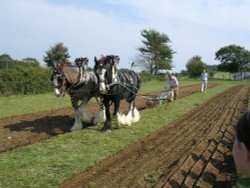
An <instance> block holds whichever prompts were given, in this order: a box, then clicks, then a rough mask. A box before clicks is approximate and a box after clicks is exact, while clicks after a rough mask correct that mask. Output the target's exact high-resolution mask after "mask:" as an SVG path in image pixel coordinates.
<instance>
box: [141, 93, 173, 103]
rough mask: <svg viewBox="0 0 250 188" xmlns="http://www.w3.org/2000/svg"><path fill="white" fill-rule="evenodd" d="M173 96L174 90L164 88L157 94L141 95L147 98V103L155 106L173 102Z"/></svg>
mask: <svg viewBox="0 0 250 188" xmlns="http://www.w3.org/2000/svg"><path fill="white" fill-rule="evenodd" d="M158 94H159V95H158ZM172 96H173V90H163V91H161V92H160V93H156V95H151V96H150V95H142V96H141V97H143V98H145V99H146V105H148V106H154V105H161V104H164V103H165V102H171V98H172Z"/></svg>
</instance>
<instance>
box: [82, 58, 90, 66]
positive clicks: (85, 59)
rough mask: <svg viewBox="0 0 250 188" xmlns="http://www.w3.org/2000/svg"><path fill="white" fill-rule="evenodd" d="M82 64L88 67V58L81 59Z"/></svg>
mask: <svg viewBox="0 0 250 188" xmlns="http://www.w3.org/2000/svg"><path fill="white" fill-rule="evenodd" d="M83 62H84V64H85V65H88V62H89V58H87V57H84V58H83Z"/></svg>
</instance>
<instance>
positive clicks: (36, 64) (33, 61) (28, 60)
mask: <svg viewBox="0 0 250 188" xmlns="http://www.w3.org/2000/svg"><path fill="white" fill-rule="evenodd" d="M22 61H23V62H24V63H26V64H27V65H30V66H33V67H39V65H40V64H39V61H37V60H36V59H35V58H32V57H27V58H24V59H22Z"/></svg>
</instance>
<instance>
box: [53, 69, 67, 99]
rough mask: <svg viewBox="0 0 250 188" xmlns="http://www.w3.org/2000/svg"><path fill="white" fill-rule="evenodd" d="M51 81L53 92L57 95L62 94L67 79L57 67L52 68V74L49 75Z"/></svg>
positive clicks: (65, 87)
mask: <svg viewBox="0 0 250 188" xmlns="http://www.w3.org/2000/svg"><path fill="white" fill-rule="evenodd" d="M51 81H53V83H54V92H55V95H56V96H57V97H59V96H62V95H64V93H65V92H66V90H67V79H66V77H65V75H64V74H63V72H62V71H61V70H60V69H58V68H54V69H53V72H52V75H51Z"/></svg>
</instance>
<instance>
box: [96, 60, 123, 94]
mask: <svg viewBox="0 0 250 188" xmlns="http://www.w3.org/2000/svg"><path fill="white" fill-rule="evenodd" d="M94 61H95V66H94V71H95V73H96V75H97V77H98V80H99V91H100V93H101V94H107V93H108V90H109V89H110V86H111V85H113V84H115V83H117V76H118V69H117V65H118V64H119V61H120V58H119V56H115V55H108V56H102V57H101V58H100V59H97V58H96V57H95V59H94Z"/></svg>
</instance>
